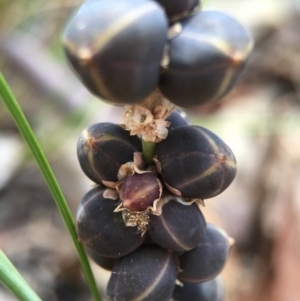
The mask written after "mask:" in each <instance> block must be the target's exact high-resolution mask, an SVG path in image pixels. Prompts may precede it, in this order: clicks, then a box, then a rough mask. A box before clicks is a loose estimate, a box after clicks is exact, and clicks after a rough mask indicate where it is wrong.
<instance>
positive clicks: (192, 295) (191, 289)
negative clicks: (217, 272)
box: [173, 276, 224, 301]
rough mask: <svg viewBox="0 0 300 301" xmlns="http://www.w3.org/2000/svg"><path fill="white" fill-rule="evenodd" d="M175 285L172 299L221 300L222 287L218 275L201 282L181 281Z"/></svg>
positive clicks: (184, 300) (189, 300)
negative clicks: (180, 284) (180, 283)
mask: <svg viewBox="0 0 300 301" xmlns="http://www.w3.org/2000/svg"><path fill="white" fill-rule="evenodd" d="M182 284H183V286H179V285H176V287H175V290H174V293H173V299H174V300H176V301H222V300H224V287H223V283H222V279H221V277H220V276H218V277H216V278H213V279H211V280H208V281H205V282H202V283H189V282H183V283H182Z"/></svg>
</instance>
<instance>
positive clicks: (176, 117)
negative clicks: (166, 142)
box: [166, 111, 189, 131]
mask: <svg viewBox="0 0 300 301" xmlns="http://www.w3.org/2000/svg"><path fill="white" fill-rule="evenodd" d="M185 115H186V114H185V113H184V112H180V111H173V112H172V113H171V115H170V116H169V117H168V118H167V119H166V121H169V122H170V123H171V124H170V125H169V127H168V130H169V131H171V130H173V129H175V128H178V127H180V126H183V125H189V122H188V120H187V119H186V116H185Z"/></svg>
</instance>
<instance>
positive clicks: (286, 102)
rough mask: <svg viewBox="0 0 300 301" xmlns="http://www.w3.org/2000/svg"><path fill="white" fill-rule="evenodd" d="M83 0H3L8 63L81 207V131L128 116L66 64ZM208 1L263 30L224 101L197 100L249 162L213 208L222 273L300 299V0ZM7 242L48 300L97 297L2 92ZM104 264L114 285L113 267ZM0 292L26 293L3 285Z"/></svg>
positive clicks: (252, 292) (231, 285)
mask: <svg viewBox="0 0 300 301" xmlns="http://www.w3.org/2000/svg"><path fill="white" fill-rule="evenodd" d="M25 2H26V3H27V4H25ZM79 2H80V1H66V0H65V1H63V0H60V1H51V2H45V3H43V1H31V5H29V3H28V1H24V3H23V4H21V3H20V1H0V20H2V21H0V66H1V70H2V72H3V74H4V75H5V76H6V78H7V80H8V82H9V84H10V85H11V88H12V89H13V91H14V93H15V95H16V97H17V99H18V100H19V102H20V104H21V106H22V108H23V109H24V112H25V114H26V116H27V118H28V119H29V122H30V124H31V125H32V127H33V129H34V131H35V133H36V134H37V136H38V139H39V141H40V143H41V145H42V148H43V149H44V150H45V152H46V155H47V157H48V159H49V160H50V164H51V166H52V167H53V169H54V172H55V174H56V176H57V178H58V181H59V183H60V185H61V187H62V190H63V192H64V194H65V196H66V199H67V201H68V203H69V205H70V207H71V210H72V213H73V214H74V215H75V213H76V208H77V205H78V203H79V201H80V199H81V197H82V196H83V195H84V194H85V193H86V192H87V191H88V190H89V189H90V188H91V187H92V183H91V182H90V181H89V180H87V179H86V177H85V176H84V175H83V173H82V172H81V170H80V168H79V164H78V162H77V158H76V141H77V137H78V135H79V134H80V133H81V131H82V130H83V129H84V128H85V127H87V126H88V125H90V124H92V123H95V122H101V121H112V122H116V123H118V122H121V118H122V109H121V108H113V107H110V106H109V105H106V104H104V103H101V102H99V100H97V99H95V98H94V97H93V96H91V95H90V94H89V93H88V92H87V91H86V90H85V89H84V88H83V87H82V86H81V84H80V83H79V82H78V81H77V80H76V78H75V77H74V76H73V75H72V73H71V71H70V70H69V69H68V68H67V66H66V65H65V62H64V59H63V55H62V52H61V49H60V46H59V34H60V32H61V29H62V27H63V24H64V23H65V20H66V18H67V17H68V16H69V15H70V13H71V12H72V10H73V9H74V7H76V5H77V4H78V3H79ZM46 3H47V4H46ZM235 4H236V5H237V6H235ZM28 5H29V6H28ZM209 6H211V7H214V8H220V9H223V10H227V11H230V12H231V13H232V14H233V15H235V16H236V17H237V18H238V19H239V20H240V21H242V22H244V24H246V25H247V26H248V28H249V31H251V33H252V35H253V36H254V39H255V47H254V51H253V54H252V56H251V58H250V60H249V63H248V66H247V69H246V71H245V72H244V74H243V76H242V78H241V80H240V82H239V84H238V86H237V87H236V88H235V89H234V91H232V92H231V93H230V95H228V96H227V97H226V99H224V101H223V102H221V103H219V104H217V105H215V106H211V107H207V108H203V109H201V110H200V109H199V110H198V111H197V112H195V111H194V112H189V111H187V114H188V117H189V119H190V120H191V121H192V123H193V124H198V125H202V126H205V127H208V128H209V129H211V130H212V131H214V132H216V133H217V134H218V135H219V136H221V137H222V138H223V139H224V140H225V141H226V142H227V144H228V145H229V146H230V147H231V148H232V150H233V152H234V153H235V155H236V157H237V161H238V175H237V178H236V180H235V181H234V183H233V184H232V185H231V186H230V188H228V189H227V190H226V191H225V192H224V193H223V194H221V195H219V196H217V197H216V198H214V199H211V200H207V201H206V207H204V208H203V212H204V214H205V216H206V219H207V221H208V222H211V223H216V224H218V225H220V226H222V227H223V228H224V229H225V230H226V231H227V232H228V233H229V234H230V235H231V236H232V237H233V238H234V239H235V245H234V247H233V249H232V252H231V254H230V257H229V260H228V263H227V265H226V268H225V270H224V272H223V273H222V275H223V279H224V282H225V287H226V301H241V300H243V301H299V300H300V286H299V277H298V276H299V266H300V256H299V254H300V35H299V28H300V5H299V2H298V1H275V0H274V1H267V0H266V1H213V0H212V1H210V3H209ZM25 7H26V9H25ZM0 248H1V249H2V250H3V251H4V252H5V253H6V254H7V256H8V257H9V258H10V259H11V261H12V262H13V263H14V264H15V265H16V267H17V268H18V269H19V271H20V272H21V274H22V275H23V276H24V277H25V278H26V280H27V281H28V282H29V283H30V285H31V286H32V287H33V289H34V290H35V291H36V292H37V293H38V294H39V296H41V298H42V299H43V300H44V301H48V300H49V301H50V300H51V301H62V300H64V301H66V300H68V301H79V300H91V297H90V294H89V292H88V289H87V286H86V284H85V281H84V279H83V277H82V273H81V269H80V266H79V263H78V260H77V257H76V254H75V250H74V248H73V245H72V242H71V239H70V238H69V236H68V234H67V230H66V228H65V226H64V224H63V221H62V219H61V217H60V215H59V213H58V211H57V209H56V206H55V204H54V202H53V200H52V197H51V195H50V193H49V191H48V189H47V187H46V184H45V182H44V180H43V178H42V176H41V174H40V172H39V171H38V169H37V167H36V164H35V163H34V162H33V159H32V157H31V155H30V154H29V152H28V150H27V148H26V146H25V145H24V143H23V140H22V138H21V137H20V136H19V134H18V131H17V130H16V128H15V126H14V124H13V122H12V120H11V118H10V116H9V115H8V113H7V111H6V109H5V108H4V106H3V104H2V103H1V102H0ZM93 269H94V271H95V275H96V278H97V282H98V283H99V287H100V289H101V290H104V289H105V283H106V281H107V279H108V277H109V273H108V272H106V271H104V270H103V269H101V268H100V267H97V266H95V265H94V264H93ZM0 300H4V301H14V300H16V299H15V298H14V297H13V296H12V295H11V294H10V292H8V291H7V289H6V288H4V287H3V286H1V285H0ZM158 301H159V300H158Z"/></svg>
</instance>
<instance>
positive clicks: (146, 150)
mask: <svg viewBox="0 0 300 301" xmlns="http://www.w3.org/2000/svg"><path fill="white" fill-rule="evenodd" d="M142 146H143V155H144V158H145V160H146V163H147V164H148V165H153V157H154V152H155V147H156V143H154V142H152V141H144V140H142Z"/></svg>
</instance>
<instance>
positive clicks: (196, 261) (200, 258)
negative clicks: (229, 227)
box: [178, 224, 232, 282]
mask: <svg viewBox="0 0 300 301" xmlns="http://www.w3.org/2000/svg"><path fill="white" fill-rule="evenodd" d="M231 243H232V241H231V239H230V238H229V236H228V235H227V234H226V232H225V231H224V230H222V229H221V228H219V227H217V226H215V225H211V224H208V225H207V227H206V232H205V234H204V237H203V239H202V241H201V243H200V244H199V245H198V246H197V247H196V248H194V249H192V250H190V251H188V252H185V253H184V254H183V255H181V256H180V257H179V261H180V263H179V265H180V269H181V271H180V273H179V274H178V279H179V280H182V281H186V282H204V281H208V280H210V279H212V278H214V277H216V276H217V275H219V273H221V271H222V270H223V268H224V266H225V263H226V260H227V257H228V254H229V250H230V246H231Z"/></svg>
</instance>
